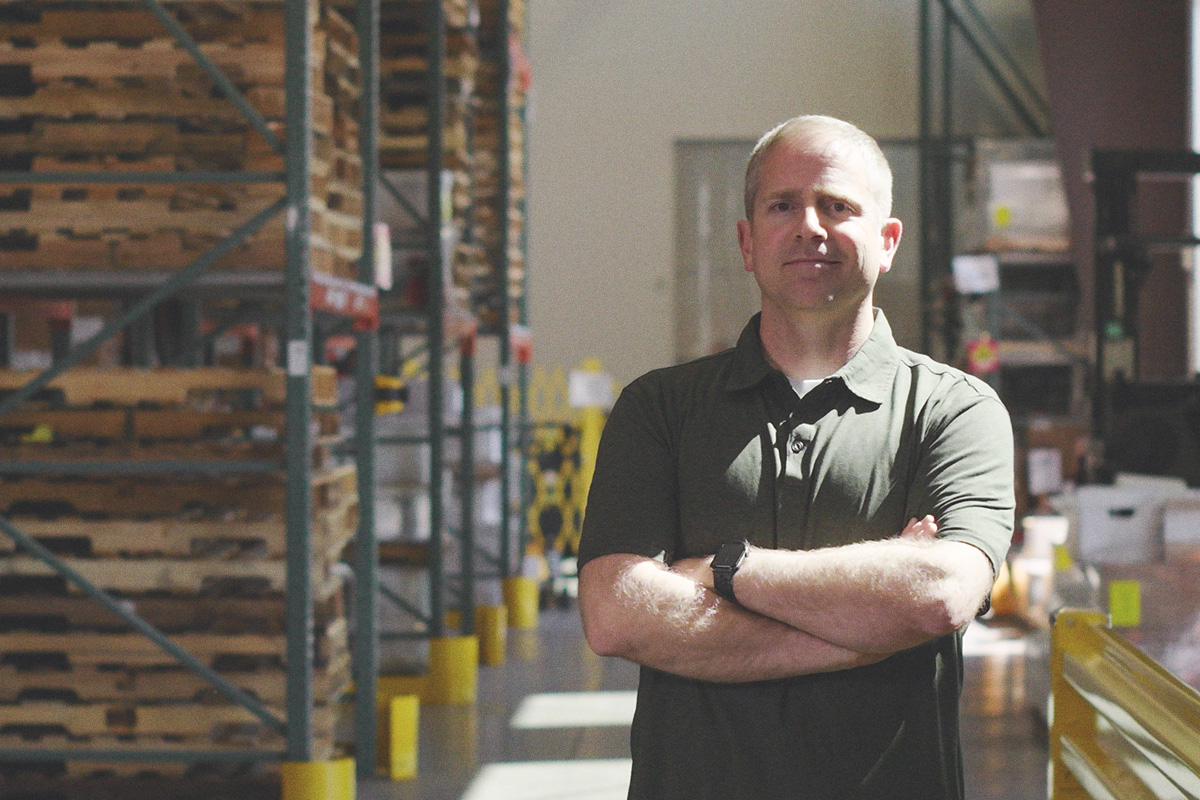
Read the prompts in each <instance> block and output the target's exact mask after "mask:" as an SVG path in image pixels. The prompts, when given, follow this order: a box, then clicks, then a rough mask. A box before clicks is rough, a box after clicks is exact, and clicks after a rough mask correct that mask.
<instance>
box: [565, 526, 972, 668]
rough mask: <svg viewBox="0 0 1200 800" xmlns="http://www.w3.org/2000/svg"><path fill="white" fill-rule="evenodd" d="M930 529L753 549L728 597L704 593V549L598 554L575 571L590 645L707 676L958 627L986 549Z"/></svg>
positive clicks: (869, 655) (848, 659) (817, 663)
mask: <svg viewBox="0 0 1200 800" xmlns="http://www.w3.org/2000/svg"><path fill="white" fill-rule="evenodd" d="M936 532H937V527H936V525H935V524H934V522H933V519H932V518H931V517H926V518H925V519H924V520H920V521H918V520H913V521H911V522H910V523H909V525H908V526H907V527H906V528H905V530H904V531H903V532H902V534H901V535H900V536H899V537H898V538H895V539H888V540H885V541H877V542H862V543H858V544H853V545H847V546H844V547H834V548H828V549H823V550H812V551H800V550H796V551H787V550H767V549H760V548H751V550H750V553H749V555H748V556H747V558H746V560H745V562H744V563H743V564H742V567H741V569H740V570H739V571H738V573H737V577H736V579H735V581H734V587H735V590H736V592H737V596H738V601H739V602H738V603H732V602H729V601H727V600H725V599H723V598H721V597H719V596H718V595H716V593H715V592H713V590H712V578H711V575H712V572H711V569H710V567H709V564H710V562H711V558H702V559H686V560H683V561H680V562H676V563H675V564H674V565H672V566H671V567H666V566H664V565H663V564H661V563H659V562H657V561H654V560H652V559H647V558H643V557H641V556H634V555H628V554H614V555H608V556H602V557H600V558H597V559H595V560H593V561H590V562H588V563H587V564H585V565H584V567H583V570H582V571H581V573H580V584H579V602H580V611H581V613H582V615H583V623H584V631H585V634H586V635H587V639H588V642H589V644H590V645H591V646H592V649H594V650H595V651H596V652H597V653H599V654H600V655H612V656H621V657H624V658H627V659H629V660H631V661H634V662H637V663H639V664H643V665H645V666H649V667H653V668H655V669H660V670H664V671H666V672H671V673H674V674H677V675H682V676H684V677H690V678H697V679H701V680H708V681H728V682H734V681H753V680H769V679H773V678H782V677H790V676H795V675H803V674H810V673H815V672H829V671H834V670H840V669H848V668H850V667H856V666H863V665H866V664H871V663H875V662H877V661H881V660H883V659H884V658H886V657H887V656H889V655H891V654H892V653H896V652H899V651H901V650H905V649H907V648H910V647H914V646H916V645H919V644H922V643H924V642H926V641H929V640H931V639H934V638H937V637H939V636H944V635H946V634H947V633H950V632H952V631H955V630H957V629H958V628H961V627H962V626H963V625H965V624H967V623H968V622H969V621H970V620H971V618H972V617H973V616H974V615H975V612H976V611H977V610H978V608H979V607H980V606H981V605H982V603H983V600H984V598H985V597H986V596H987V592H988V590H989V589H990V587H991V583H992V568H991V564H990V562H989V561H988V559H987V556H985V555H984V554H983V552H982V551H980V550H978V549H976V548H975V547H973V546H971V545H969V544H964V543H962V542H954V541H948V540H944V539H937V538H936Z"/></svg>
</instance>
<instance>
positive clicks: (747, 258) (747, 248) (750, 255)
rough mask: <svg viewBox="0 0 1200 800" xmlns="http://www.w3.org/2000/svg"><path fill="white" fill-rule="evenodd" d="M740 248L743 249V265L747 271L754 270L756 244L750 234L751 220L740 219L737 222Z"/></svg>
mask: <svg viewBox="0 0 1200 800" xmlns="http://www.w3.org/2000/svg"><path fill="white" fill-rule="evenodd" d="M737 234H738V249H739V250H741V251H742V266H743V267H745V268H746V272H754V246H753V237H751V235H750V221H749V220H745V219H739V220H738V223H737Z"/></svg>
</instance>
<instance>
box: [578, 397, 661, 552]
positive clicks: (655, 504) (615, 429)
mask: <svg viewBox="0 0 1200 800" xmlns="http://www.w3.org/2000/svg"><path fill="white" fill-rule="evenodd" d="M649 377H650V376H645V377H643V378H640V379H638V380H637V381H635V382H634V383H632V384H630V385H629V386H628V387H626V389H625V390H624V391H623V392H622V393H621V396H620V397H619V398H618V399H617V402H616V404H615V405H614V406H613V410H612V413H611V414H610V415H609V418H608V421H607V423H605V426H604V433H603V435H602V436H601V438H600V449H599V452H598V453H597V456H596V471H595V474H594V475H593V477H592V485H591V488H590V490H589V492H588V499H587V509H586V511H585V513H584V518H583V531H582V534H581V538H580V544H579V565H580V566H583V564H585V563H586V562H588V561H590V560H592V559H593V558H597V557H599V556H604V555H610V554H613V553H629V554H632V555H641V556H645V557H647V558H654V557H657V556H658V555H659V554H660V553H664V552H666V553H668V554H669V553H671V552H672V551H673V549H674V546H675V541H676V538H677V531H678V527H679V521H678V520H679V517H678V510H677V503H676V461H675V455H674V453H673V450H674V448H673V446H672V441H673V439H674V437H673V436H672V434H671V425H670V422H669V416H670V415H669V414H668V412H667V409H666V405H667V404H666V403H665V401H664V399H663V392H662V391H661V390H659V389H658V388H657V387H656V386H655V384H654V382H653V381H652V380H650V379H649Z"/></svg>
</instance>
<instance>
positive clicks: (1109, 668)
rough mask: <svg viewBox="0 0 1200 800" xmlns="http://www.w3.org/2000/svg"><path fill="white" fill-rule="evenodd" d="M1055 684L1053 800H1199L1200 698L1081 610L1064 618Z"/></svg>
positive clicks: (1054, 656)
mask: <svg viewBox="0 0 1200 800" xmlns="http://www.w3.org/2000/svg"><path fill="white" fill-rule="evenodd" d="M1050 674H1051V692H1052V698H1053V710H1052V715H1051V719H1052V721H1051V725H1050V780H1049V790H1050V791H1049V794H1050V800H1092V798H1106V799H1107V800H1166V798H1171V799H1172V800H1179V799H1182V798H1190V799H1191V800H1200V694H1198V693H1197V692H1196V690H1195V689H1193V688H1192V687H1190V686H1188V685H1187V684H1185V683H1183V682H1182V681H1180V680H1179V679H1177V678H1176V677H1175V676H1173V675H1171V674H1170V673H1169V672H1167V671H1166V670H1165V669H1163V667H1161V666H1160V665H1159V664H1157V663H1156V662H1155V661H1154V660H1153V659H1152V658H1150V657H1149V656H1147V655H1146V654H1145V653H1143V652H1141V651H1140V650H1138V649H1137V648H1135V647H1134V646H1132V645H1131V644H1129V643H1128V642H1127V641H1125V639H1123V638H1122V637H1121V636H1120V635H1119V634H1117V633H1115V632H1114V631H1113V630H1112V629H1111V628H1109V626H1108V619H1107V617H1106V616H1105V615H1104V614H1101V613H1099V612H1096V611H1086V610H1080V609H1063V610H1062V611H1060V612H1059V613H1058V614H1057V616H1056V618H1055V622H1054V630H1053V633H1052V645H1051V654H1050Z"/></svg>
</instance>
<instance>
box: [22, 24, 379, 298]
mask: <svg viewBox="0 0 1200 800" xmlns="http://www.w3.org/2000/svg"><path fill="white" fill-rule="evenodd" d="M172 13H173V14H175V16H176V17H177V18H178V19H179V20H180V22H181V24H182V26H183V27H184V28H185V29H186V30H187V31H188V33H189V34H190V35H191V36H192V38H193V39H194V40H195V41H196V42H197V43H198V45H199V47H200V49H201V51H203V53H204V54H205V55H206V56H208V58H209V59H211V61H212V62H213V63H214V64H215V65H216V66H217V67H219V68H220V69H221V70H222V71H223V72H224V74H225V75H226V76H227V77H229V79H230V80H231V81H232V82H233V84H234V85H235V86H237V88H238V89H239V90H240V91H241V93H242V94H243V95H244V96H245V98H246V99H247V101H248V102H249V103H250V105H252V106H254V107H255V108H256V109H257V110H258V111H259V112H260V113H261V114H262V116H263V117H264V118H265V120H266V121H267V125H268V127H269V128H270V129H271V130H272V131H273V132H274V133H275V134H276V135H277V136H280V137H282V136H283V120H284V116H285V107H284V106H285V102H284V100H285V88H284V62H285V58H284V18H283V7H282V5H281V4H279V3H265V4H263V3H249V2H246V3H215V2H194V3H177V4H172ZM310 17H311V20H312V24H313V31H312V41H313V48H312V53H311V57H310V59H309V64H310V67H311V70H312V76H313V81H312V83H313V89H312V128H313V131H314V145H313V152H312V153H310V154H309V155H308V156H307V157H308V158H309V159H310V166H311V171H312V175H313V183H312V203H311V206H312V214H313V236H312V242H311V249H312V262H313V268H314V269H315V270H317V271H319V272H325V273H330V274H336V275H340V276H343V277H356V276H357V266H356V260H357V259H358V257H359V254H360V252H361V247H362V222H361V206H362V194H361V165H360V164H359V162H358V157H357V149H358V141H357V126H356V125H355V123H354V120H355V119H357V117H356V114H357V109H356V101H357V91H358V89H357V87H358V85H359V76H358V72H357V70H358V65H357V41H356V37H355V35H354V31H353V29H352V28H350V27H349V25H348V24H347V23H346V22H345V20H344V19H343V18H342V16H341V14H340V13H339V12H338V11H335V10H333V9H332V8H328V7H324V8H323V7H320V6H319V5H318V4H316V3H315V2H314V4H313V6H312V8H311V12H310ZM0 167H2V168H3V169H5V170H9V171H18V172H30V173H45V172H62V171H105V172H120V173H123V174H127V175H128V178H129V181H128V183H121V184H114V183H105V184H87V183H80V184H79V185H63V184H41V185H39V184H33V183H31V184H29V185H25V186H21V185H12V184H8V185H3V186H0V268H3V269H18V270H21V269H118V270H132V269H139V270H169V269H177V268H180V267H183V266H185V265H187V264H188V263H191V262H192V261H193V260H194V259H195V258H197V257H198V256H200V255H201V254H202V253H203V252H204V251H205V250H206V249H207V248H209V247H211V246H212V245H213V244H214V243H216V242H217V241H219V240H220V239H221V238H223V237H225V236H227V235H228V234H230V233H231V232H232V231H234V230H235V229H237V228H238V226H239V225H241V224H242V223H244V222H246V221H247V220H249V219H250V218H251V217H253V215H254V214H255V213H257V212H259V211H262V210H264V209H266V208H268V207H269V206H270V205H271V204H272V203H273V202H274V201H275V200H276V199H278V198H279V197H280V196H281V194H282V192H283V187H282V184H279V183H224V184H212V183H209V184H195V185H183V184H150V183H144V182H143V183H139V182H138V173H139V172H191V171H200V172H205V171H236V170H250V171H281V170H282V169H283V167H284V162H283V158H282V156H281V155H279V154H278V153H277V152H275V151H274V150H273V149H272V147H271V146H270V145H269V144H268V143H267V141H266V139H265V138H264V137H263V136H262V135H261V134H260V133H259V132H258V131H257V130H255V128H254V127H252V126H251V125H250V124H249V123H248V122H247V121H246V119H245V118H244V117H243V116H241V114H240V113H239V112H238V110H237V109H236V107H235V106H234V104H233V103H232V102H230V101H229V100H228V99H226V98H224V97H223V96H221V93H220V92H219V91H218V90H217V89H216V88H215V87H214V84H213V82H212V81H211V79H210V78H209V77H208V76H207V75H205V74H204V72H203V71H202V70H201V68H200V67H199V66H198V65H197V63H196V61H195V60H194V59H193V57H192V56H191V55H190V54H189V53H188V51H187V50H186V49H185V48H184V47H183V46H182V45H181V44H180V43H179V42H178V41H177V40H176V39H175V38H174V37H173V36H172V35H171V34H170V33H169V32H168V31H167V29H166V28H165V27H164V26H163V25H162V24H161V23H160V22H159V21H158V20H157V19H155V18H154V16H153V15H152V14H151V13H150V12H149V11H147V10H146V9H145V8H144V7H143V6H142V5H141V4H140V3H119V2H113V3H83V4H80V3H63V2H28V3H16V4H3V5H0ZM356 181H357V182H358V183H356ZM283 226H284V222H283V220H282V219H281V218H280V219H276V220H274V221H273V222H272V223H271V224H269V225H268V226H267V227H266V228H264V229H263V230H262V231H261V232H260V233H258V234H257V235H255V236H253V237H252V238H251V239H250V240H249V241H247V242H246V243H245V244H244V245H242V246H241V247H239V248H237V249H236V250H235V251H234V252H232V253H230V254H229V255H228V256H226V257H224V258H223V259H222V260H221V261H220V262H218V264H217V265H216V266H217V268H219V269H248V270H274V269H281V268H282V266H283V263H284V248H283Z"/></svg>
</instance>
